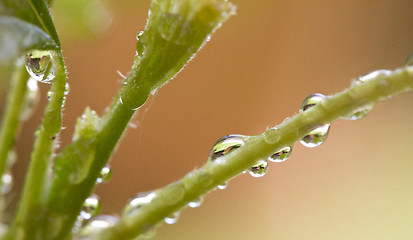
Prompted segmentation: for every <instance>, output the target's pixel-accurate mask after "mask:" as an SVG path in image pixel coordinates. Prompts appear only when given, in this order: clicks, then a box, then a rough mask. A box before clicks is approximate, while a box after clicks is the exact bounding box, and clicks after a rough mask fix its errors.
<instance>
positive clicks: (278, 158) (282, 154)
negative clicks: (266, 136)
mask: <svg viewBox="0 0 413 240" xmlns="http://www.w3.org/2000/svg"><path fill="white" fill-rule="evenodd" d="M292 152H293V147H292V146H287V147H284V148H281V149H280V150H278V151H277V152H275V153H274V154H273V155H271V156H270V157H268V160H269V161H271V162H284V161H285V160H287V159H288V158H289V157H290V156H291V153H292Z"/></svg>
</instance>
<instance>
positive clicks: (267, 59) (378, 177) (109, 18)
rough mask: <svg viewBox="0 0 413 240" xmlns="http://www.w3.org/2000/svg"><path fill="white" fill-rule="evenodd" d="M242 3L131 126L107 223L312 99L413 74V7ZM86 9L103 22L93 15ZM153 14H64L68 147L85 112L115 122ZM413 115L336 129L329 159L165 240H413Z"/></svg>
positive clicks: (261, 181)
mask: <svg viewBox="0 0 413 240" xmlns="http://www.w3.org/2000/svg"><path fill="white" fill-rule="evenodd" d="M88 2H91V4H95V5H92V7H91V5H87V4H86V3H88ZM233 3H235V4H236V5H237V6H238V10H237V15H236V16H234V17H232V18H230V19H229V21H228V22H226V23H225V24H223V26H222V28H221V29H219V30H218V31H217V32H216V33H215V34H214V35H213V37H212V39H211V41H210V42H209V43H208V44H207V45H206V46H205V47H204V48H203V49H202V50H201V51H200V52H199V53H198V54H197V56H196V58H195V59H194V60H193V61H191V62H190V63H189V64H188V65H187V66H186V68H185V70H184V71H182V72H181V73H180V74H179V75H178V76H177V77H176V78H175V79H173V80H172V81H171V82H170V83H169V84H167V85H166V86H164V87H163V88H162V89H160V90H159V91H158V93H157V94H156V96H155V97H152V98H151V99H150V101H149V102H148V103H147V104H146V105H145V106H144V107H143V108H142V109H141V110H140V112H139V114H138V115H137V116H136V117H135V119H134V120H133V121H132V125H133V126H135V127H131V128H129V130H128V132H127V134H126V135H125V137H124V138H123V139H122V141H121V144H120V146H119V148H118V150H117V152H116V154H115V155H114V157H113V159H112V160H111V162H110V164H111V165H112V167H113V171H114V176H113V178H112V180H111V181H110V182H109V183H107V184H103V185H101V186H99V187H98V189H97V193H98V194H99V196H100V197H101V199H102V201H103V212H104V213H109V214H119V213H120V212H121V210H122V207H123V206H124V204H125V203H126V200H127V199H128V198H130V197H132V196H133V195H134V194H136V193H138V192H142V191H148V190H151V189H155V188H159V187H161V186H163V185H165V184H167V183H170V182H171V181H175V180H178V179H179V178H181V177H182V176H184V174H186V173H187V172H188V171H191V170H192V169H194V168H196V167H199V166H201V165H202V164H203V163H204V162H205V161H206V159H207V156H208V154H209V151H210V148H211V147H212V145H213V144H214V143H215V141H216V140H217V139H219V138H221V137H222V136H225V135H227V134H232V133H238V134H247V135H248V134H251V135H252V134H258V133H260V132H262V131H263V130H265V129H266V128H267V127H272V126H275V125H276V124H278V123H281V122H282V121H283V119H284V118H286V117H289V116H292V115H294V114H295V113H297V112H298V107H299V105H300V104H301V101H302V100H303V99H304V98H305V97H306V96H307V95H309V94H312V93H315V92H319V93H323V94H333V93H336V92H338V91H341V90H343V89H344V88H346V87H348V86H349V84H350V82H351V79H352V78H354V77H357V76H359V75H362V74H365V73H368V72H369V71H372V70H375V69H394V68H397V67H400V66H402V64H403V62H404V59H405V58H406V57H407V56H408V55H409V54H410V53H412V52H413V14H412V13H413V2H412V1H404V0H395V1H387V0H377V1H368V0H362V1H360V0H357V1H355V0H352V1H327V0H319V1H281V0H272V1H270V0H261V1H242V0H233ZM76 4H78V5H79V6H77V5H76ZM85 5H87V6H86V9H87V7H89V8H90V9H95V10H94V11H96V12H97V13H92V12H93V11H92V12H90V11H89V10H81V9H83V7H84V6H85ZM149 6H150V1H149V0H144V1H132V0H126V1H115V0H108V1H106V2H104V5H100V3H99V2H98V1H96V0H88V1H86V0H83V1H79V0H77V1H68V0H56V3H55V12H54V18H55V20H56V23H57V28H58V31H59V34H60V37H61V41H62V45H63V51H64V52H63V53H64V55H65V58H66V63H67V67H68V71H69V80H68V81H69V83H70V86H71V92H70V94H69V96H68V99H67V104H66V108H65V111H64V126H65V127H66V129H65V130H63V131H62V134H61V142H62V145H64V144H65V143H67V142H69V141H70V139H71V134H72V132H73V126H74V123H75V119H76V117H78V116H80V115H81V113H82V111H83V110H84V108H85V107H86V106H90V107H91V108H92V109H95V110H96V111H97V112H98V113H99V114H102V113H103V112H104V109H105V106H107V105H108V104H109V103H110V101H111V98H112V97H113V96H114V94H115V93H116V91H117V90H118V89H119V88H120V86H121V83H122V78H121V77H120V76H119V74H118V73H117V71H119V72H120V73H122V74H125V75H126V74H127V73H128V71H129V69H130V66H131V63H132V61H133V57H134V54H135V50H134V47H135V42H136V40H135V34H136V33H137V32H138V31H140V30H143V28H144V25H145V22H146V16H147V10H148V8H149ZM85 11H86V12H88V14H85ZM99 17H101V18H99ZM94 18H96V19H99V20H98V21H94ZM82 22H84V23H86V26H80V25H79V24H80V23H82ZM76 24H77V25H76ZM88 26H89V27H91V28H92V29H93V31H94V32H93V33H91V31H90V29H89V30H88ZM48 87H49V86H47V85H42V86H41V91H42V96H41V106H39V107H38V108H37V110H36V113H35V114H34V115H33V116H32V118H30V119H29V120H28V122H27V123H26V124H25V125H24V127H23V129H22V134H21V136H20V138H19V140H18V141H19V143H18V153H19V162H18V163H17V164H16V165H15V166H14V173H15V177H16V178H17V179H23V177H24V173H25V170H26V167H27V161H28V158H29V152H30V151H31V149H32V142H33V130H34V129H35V128H36V126H37V125H38V124H39V122H40V116H41V114H42V112H43V108H44V105H45V103H46V91H47V89H48ZM5 92H6V90H3V91H2V95H3V96H4V95H5ZM3 98H4V97H3ZM412 102H413V94H412V93H407V94H402V95H400V96H397V97H393V98H392V99H389V100H388V101H386V102H382V103H379V104H377V105H376V107H375V108H374V109H373V111H372V112H371V113H370V114H369V115H368V116H367V117H366V118H365V119H363V120H360V121H344V120H341V121H338V122H336V123H334V124H333V125H332V128H331V131H330V135H329V137H328V139H327V141H326V142H325V143H324V144H323V145H321V146H320V147H318V148H314V149H309V148H305V147H303V146H301V145H300V144H296V145H295V148H294V152H293V154H292V156H291V157H290V159H289V160H287V161H286V162H284V163H279V164H275V163H272V164H270V168H269V171H268V173H267V175H266V176H265V177H263V178H252V177H251V176H249V175H248V174H246V175H243V176H239V177H237V178H235V179H233V180H232V181H230V182H229V184H228V188H227V189H226V190H224V191H215V192H213V193H211V194H209V195H208V196H206V198H205V199H204V203H203V204H202V206H201V207H200V208H197V209H186V210H184V211H183V212H182V214H181V218H180V220H179V221H178V223H176V224H175V225H164V226H163V227H162V228H161V229H159V230H158V234H157V235H156V236H155V237H154V239H156V240H161V239H162V240H164V239H181V240H183V239H199V240H207V239H208V240H209V239H214V240H224V239H257V238H258V239H283V240H284V239H318V240H321V239H325V240H329V239H336V240H339V239H363V240H365V239H374V240H378V239H412V238H413V228H412V224H413V158H412V156H413V147H412V140H411V139H412V138H413V125H412V122H413V121H412V119H413V108H412ZM19 188H21V183H16V189H15V193H14V194H17V192H18V189H19ZM14 201H15V200H14Z"/></svg>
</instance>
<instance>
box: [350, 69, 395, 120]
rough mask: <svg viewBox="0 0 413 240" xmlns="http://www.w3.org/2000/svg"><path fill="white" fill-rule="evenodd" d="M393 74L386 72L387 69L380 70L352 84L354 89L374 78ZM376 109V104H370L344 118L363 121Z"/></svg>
mask: <svg viewBox="0 0 413 240" xmlns="http://www.w3.org/2000/svg"><path fill="white" fill-rule="evenodd" d="M390 74H392V71H390V70H385V69H380V70H376V71H373V72H371V73H368V74H366V75H364V76H361V77H359V78H357V79H356V80H354V81H353V82H352V84H351V86H352V87H355V86H358V85H361V84H364V83H366V82H368V81H370V80H372V79H374V78H377V77H379V76H382V77H384V76H388V75H390ZM373 107H374V103H370V104H367V105H364V106H362V107H361V108H359V109H357V110H356V111H355V112H354V113H352V114H350V115H349V116H345V117H343V118H344V119H346V120H359V119H362V118H363V117H365V116H367V114H369V112H370V111H371V110H372V109H373Z"/></svg>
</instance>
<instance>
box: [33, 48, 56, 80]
mask: <svg viewBox="0 0 413 240" xmlns="http://www.w3.org/2000/svg"><path fill="white" fill-rule="evenodd" d="M26 69H27V72H28V73H29V74H30V76H31V77H32V78H34V79H36V80H37V81H40V82H44V83H50V82H51V81H52V80H53V78H54V76H55V71H56V70H55V69H54V66H53V62H52V59H51V57H50V53H49V52H48V51H43V50H31V51H29V52H27V54H26Z"/></svg>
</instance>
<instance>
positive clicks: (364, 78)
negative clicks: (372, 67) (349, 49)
mask: <svg viewBox="0 0 413 240" xmlns="http://www.w3.org/2000/svg"><path fill="white" fill-rule="evenodd" d="M391 74H392V71H390V70H386V69H379V70H376V71H373V72H371V73H368V74H366V75H363V76H360V77H359V78H357V79H356V80H355V81H353V83H352V86H354V85H356V86H357V85H360V84H363V83H366V82H368V81H370V80H372V79H375V78H377V77H379V76H382V77H385V76H389V75H391Z"/></svg>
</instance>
